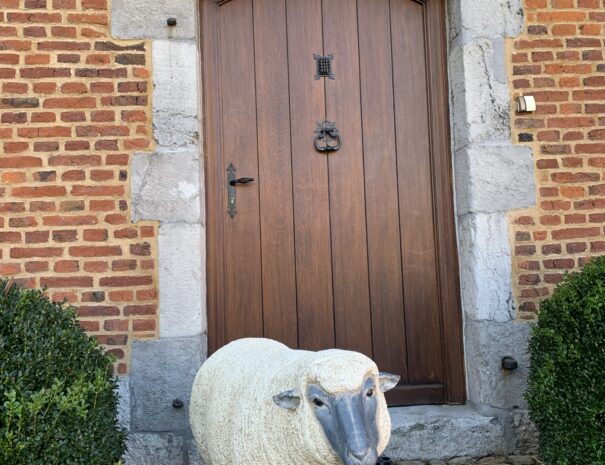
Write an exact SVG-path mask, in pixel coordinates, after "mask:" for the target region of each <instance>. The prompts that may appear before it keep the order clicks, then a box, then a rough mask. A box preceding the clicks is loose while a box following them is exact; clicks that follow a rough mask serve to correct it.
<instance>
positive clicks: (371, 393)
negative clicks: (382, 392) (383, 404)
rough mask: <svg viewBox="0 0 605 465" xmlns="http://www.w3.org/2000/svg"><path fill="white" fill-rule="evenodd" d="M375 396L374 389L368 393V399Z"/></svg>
mask: <svg viewBox="0 0 605 465" xmlns="http://www.w3.org/2000/svg"><path fill="white" fill-rule="evenodd" d="M373 395H374V389H368V392H366V397H372V396H373Z"/></svg>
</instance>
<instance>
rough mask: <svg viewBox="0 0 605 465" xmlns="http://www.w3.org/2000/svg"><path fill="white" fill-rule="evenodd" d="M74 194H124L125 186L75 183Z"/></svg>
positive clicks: (72, 191)
mask: <svg viewBox="0 0 605 465" xmlns="http://www.w3.org/2000/svg"><path fill="white" fill-rule="evenodd" d="M71 194H72V195H78V196H80V195H90V196H114V195H120V196H122V195H124V186H81V185H75V186H73V187H72V189H71Z"/></svg>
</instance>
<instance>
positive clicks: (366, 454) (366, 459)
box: [347, 447, 378, 465]
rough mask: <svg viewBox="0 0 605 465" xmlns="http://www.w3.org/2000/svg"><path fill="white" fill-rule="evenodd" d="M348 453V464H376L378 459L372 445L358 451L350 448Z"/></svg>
mask: <svg viewBox="0 0 605 465" xmlns="http://www.w3.org/2000/svg"><path fill="white" fill-rule="evenodd" d="M347 455H348V458H349V460H350V462H348V463H347V465H348V464H349V463H351V464H352V465H374V464H375V463H376V461H377V460H378V457H377V454H376V451H373V450H372V449H371V448H370V447H368V448H367V449H363V450H358V451H351V450H349V451H348V453H347Z"/></svg>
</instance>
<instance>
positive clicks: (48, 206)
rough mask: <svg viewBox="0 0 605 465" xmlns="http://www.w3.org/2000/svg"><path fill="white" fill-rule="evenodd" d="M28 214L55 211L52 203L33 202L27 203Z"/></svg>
mask: <svg viewBox="0 0 605 465" xmlns="http://www.w3.org/2000/svg"><path fill="white" fill-rule="evenodd" d="M29 211H30V212H53V211H55V203H54V202H44V201H41V200H37V201H35V200H33V201H31V202H30V203H29Z"/></svg>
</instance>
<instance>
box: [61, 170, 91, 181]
mask: <svg viewBox="0 0 605 465" xmlns="http://www.w3.org/2000/svg"><path fill="white" fill-rule="evenodd" d="M61 179H62V180H63V181H83V180H84V179H85V173H84V171H82V170H69V171H65V172H64V173H63V174H62V175H61Z"/></svg>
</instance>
